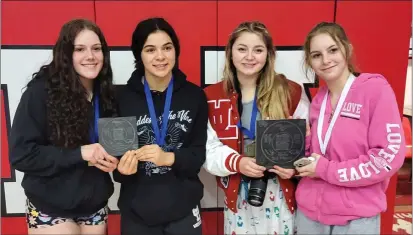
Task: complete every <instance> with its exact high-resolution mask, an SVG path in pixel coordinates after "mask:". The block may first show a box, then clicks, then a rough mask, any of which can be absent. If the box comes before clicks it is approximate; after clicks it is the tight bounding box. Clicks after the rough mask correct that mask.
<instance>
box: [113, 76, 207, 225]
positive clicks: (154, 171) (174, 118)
mask: <svg viewBox="0 0 413 235" xmlns="http://www.w3.org/2000/svg"><path fill="white" fill-rule="evenodd" d="M173 74H174V83H173V85H174V87H173V93H172V101H171V108H170V113H169V121H168V128H167V134H166V138H165V146H164V147H162V148H163V150H166V149H173V150H171V151H173V152H174V154H175V162H174V164H173V165H172V166H171V167H162V166H161V167H157V166H156V165H154V164H153V163H151V162H139V166H138V172H137V173H136V174H134V175H122V174H120V173H119V172H118V171H116V170H115V171H114V174H113V176H114V179H115V181H117V182H120V183H121V191H120V198H119V202H118V207H119V209H120V211H121V214H122V216H131V217H132V218H133V219H134V220H135V221H136V222H138V223H144V224H147V225H149V226H151V225H162V224H168V223H169V222H172V221H174V220H177V219H180V218H183V217H185V216H188V215H189V214H190V213H192V209H193V208H194V207H195V206H196V205H199V203H200V200H201V199H202V197H203V184H202V183H201V181H200V180H199V177H198V173H199V171H200V169H201V167H202V165H203V163H204V161H205V144H206V139H207V132H206V131H207V121H208V105H207V100H206V96H205V93H204V91H203V90H202V89H201V88H200V87H198V86H196V85H194V84H192V83H190V82H189V81H187V80H186V76H185V74H183V73H182V72H181V71H179V70H177V71H176V72H174V73H173ZM142 81H143V80H142V74H139V72H137V71H134V72H133V73H132V76H131V78H130V79H129V81H128V83H127V85H126V86H124V87H123V88H121V89H120V90H119V95H118V98H117V101H118V105H119V107H118V108H119V109H118V112H119V116H136V118H137V132H138V139H139V146H140V147H142V146H144V145H150V144H156V140H155V134H154V132H153V128H152V124H151V121H150V113H149V109H148V106H147V102H146V97H145V93H144V86H143V83H142ZM166 92H167V90H165V91H164V92H158V91H151V94H152V99H153V103H154V106H155V112H156V117H157V118H158V120H161V115H162V113H163V110H164V104H165V99H166ZM158 126H159V125H158ZM159 129H161V126H159Z"/></svg>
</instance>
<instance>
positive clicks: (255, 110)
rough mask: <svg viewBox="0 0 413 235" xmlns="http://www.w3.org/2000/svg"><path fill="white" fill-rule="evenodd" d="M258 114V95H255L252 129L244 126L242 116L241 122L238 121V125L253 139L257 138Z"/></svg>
mask: <svg viewBox="0 0 413 235" xmlns="http://www.w3.org/2000/svg"><path fill="white" fill-rule="evenodd" d="M257 114H258V108H257V95H255V97H254V103H253V104H252V112H251V121H250V129H249V130H248V129H247V128H245V127H243V126H242V123H241V118H240V120H239V122H238V123H237V126H238V127H239V128H240V129H241V130H242V132H243V133H244V134H245V135H247V136H248V138H250V139H251V140H254V139H255V124H256V123H255V122H256V121H257Z"/></svg>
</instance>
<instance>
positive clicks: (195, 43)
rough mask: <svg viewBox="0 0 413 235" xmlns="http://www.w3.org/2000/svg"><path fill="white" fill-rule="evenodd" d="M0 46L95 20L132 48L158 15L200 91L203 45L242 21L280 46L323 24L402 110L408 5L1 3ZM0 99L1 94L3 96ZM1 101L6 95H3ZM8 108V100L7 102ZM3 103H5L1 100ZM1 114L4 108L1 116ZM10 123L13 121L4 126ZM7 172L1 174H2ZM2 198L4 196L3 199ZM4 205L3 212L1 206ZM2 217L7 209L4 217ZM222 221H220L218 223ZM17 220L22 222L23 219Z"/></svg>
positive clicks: (208, 228)
mask: <svg viewBox="0 0 413 235" xmlns="http://www.w3.org/2000/svg"><path fill="white" fill-rule="evenodd" d="M1 4H2V5H1V22H2V28H1V30H2V31H1V37H2V38H1V43H2V45H15V46H16V47H18V46H22V45H52V44H53V43H54V42H55V40H56V38H57V35H58V32H59V30H60V27H61V26H62V24H63V23H64V22H66V21H68V20H70V19H72V18H74V17H85V18H88V19H92V20H95V21H96V22H97V24H98V25H99V26H100V27H101V28H102V29H103V32H104V34H105V36H106V38H107V41H108V43H109V45H110V46H129V45H130V38H131V34H132V31H133V30H134V28H135V26H136V23H137V22H138V21H139V20H141V19H144V18H146V17H152V16H162V17H164V18H166V19H167V20H169V21H170V22H171V23H172V25H173V26H174V27H175V29H176V31H177V33H178V35H179V36H180V41H181V47H182V53H181V60H180V67H181V68H182V69H183V70H184V71H185V72H186V73H187V74H188V79H189V80H190V81H192V82H195V83H197V84H201V80H200V77H201V75H200V72H201V68H200V67H201V56H200V51H201V50H200V47H201V46H216V45H219V46H223V45H225V43H226V41H227V38H228V36H229V34H230V32H231V30H232V29H233V28H234V27H235V26H236V25H237V24H239V23H240V22H241V21H245V20H260V21H262V22H263V23H265V24H266V25H267V26H268V27H269V30H270V32H271V33H272V35H273V38H274V43H275V45H276V46H277V45H278V46H300V45H302V44H303V41H304V39H305V35H306V34H307V33H308V32H309V30H310V29H311V28H312V27H313V26H314V25H315V24H316V23H318V22H320V21H334V20H335V21H336V22H338V23H340V24H342V25H343V26H344V28H345V29H346V31H347V33H348V35H349V37H350V40H351V41H352V42H353V46H354V49H355V57H356V65H357V66H358V68H359V71H363V72H374V73H382V74H384V75H385V76H386V77H387V78H388V79H389V82H390V84H391V85H392V87H393V89H394V90H395V92H396V96H397V100H398V102H399V109H400V110H403V109H402V105H403V100H404V88H405V78H406V68H407V57H408V48H409V38H410V33H411V13H412V12H411V9H412V6H411V1H409V0H407V1H402V0H400V1H390V0H389V1H379V0H377V1H374V0H372V1H362V0H360V1H356V0H341V1H334V0H330V1H329V0H323V1H321V0H320V1H293V0H291V1H276V0H273V1H159V2H157V1H136V2H133V1H122V2H118V1H64V2H63V1H15V0H9V1H7V0H3V1H2V2H1ZM2 95H3V93H2ZM2 98H3V96H2ZM4 98H5V100H6V101H7V97H4ZM2 102H3V99H2ZM3 107H6V109H4V108H3ZM1 114H2V116H1V119H2V122H1V124H2V141H1V144H2V146H1V147H2V163H3V164H2V170H3V171H4V172H2V178H3V179H2V182H4V181H7V178H10V176H11V175H10V174H7V172H10V170H9V165H8V164H4V163H7V161H8V159H7V157H8V156H7V152H5V149H6V148H7V138H5V137H6V131H5V130H6V128H4V127H7V126H8V125H7V122H6V119H7V115H5V114H8V110H7V106H4V105H2V112H1ZM9 121H10V120H9ZM5 172H6V173H5ZM394 195H395V177H393V180H392V183H391V184H390V186H389V190H388V205H389V208H388V211H387V212H386V213H383V217H382V220H381V221H382V234H391V233H392V228H391V226H392V221H393V209H394V208H393V205H394V197H395V196H394ZM2 196H3V194H2ZM2 206H5V205H4V203H2ZM2 211H4V209H3V210H2ZM218 215H219V217H217V216H218ZM20 216H21V215H20ZM203 220H204V223H203V226H204V231H205V234H217V233H218V234H220V233H222V223H221V221H222V213H221V212H204V213H203ZM1 224H2V230H1V232H2V233H4V234H25V233H27V231H26V225H25V219H24V218H23V217H13V215H7V216H3V217H2V218H1ZM109 233H110V234H119V217H118V216H117V215H112V216H111V217H110V222H109Z"/></svg>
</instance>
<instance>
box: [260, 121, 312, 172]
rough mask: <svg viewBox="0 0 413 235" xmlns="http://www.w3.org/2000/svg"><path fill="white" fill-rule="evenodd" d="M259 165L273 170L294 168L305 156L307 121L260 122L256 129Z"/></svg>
mask: <svg viewBox="0 0 413 235" xmlns="http://www.w3.org/2000/svg"><path fill="white" fill-rule="evenodd" d="M256 130H257V132H256V136H257V139H256V141H257V144H256V160H257V164H258V165H261V166H264V167H266V168H267V169H270V168H273V166H274V165H277V166H280V167H282V168H286V169H292V168H294V165H293V163H294V161H295V160H298V159H299V158H301V157H303V156H304V154H305V133H306V121H305V119H281V120H259V121H257V128H256Z"/></svg>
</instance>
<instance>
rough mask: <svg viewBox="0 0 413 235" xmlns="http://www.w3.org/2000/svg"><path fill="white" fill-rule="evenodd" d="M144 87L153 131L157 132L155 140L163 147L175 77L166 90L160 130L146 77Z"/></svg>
mask: <svg viewBox="0 0 413 235" xmlns="http://www.w3.org/2000/svg"><path fill="white" fill-rule="evenodd" d="M144 89H145V96H146V103H147V104H148V109H149V114H150V116H151V123H152V127H153V131H154V133H155V141H156V144H157V145H158V146H159V147H162V146H163V145H164V144H165V137H166V131H167V128H168V117H169V110H170V108H171V101H172V90H173V77H172V78H171V81H170V82H169V85H168V89H167V92H166V100H165V105H164V109H163V114H162V129H161V130H159V125H158V121H157V118H156V113H155V107H154V104H153V100H152V94H151V91H150V89H149V84H148V82H147V81H146V79H144Z"/></svg>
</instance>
